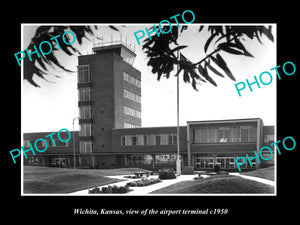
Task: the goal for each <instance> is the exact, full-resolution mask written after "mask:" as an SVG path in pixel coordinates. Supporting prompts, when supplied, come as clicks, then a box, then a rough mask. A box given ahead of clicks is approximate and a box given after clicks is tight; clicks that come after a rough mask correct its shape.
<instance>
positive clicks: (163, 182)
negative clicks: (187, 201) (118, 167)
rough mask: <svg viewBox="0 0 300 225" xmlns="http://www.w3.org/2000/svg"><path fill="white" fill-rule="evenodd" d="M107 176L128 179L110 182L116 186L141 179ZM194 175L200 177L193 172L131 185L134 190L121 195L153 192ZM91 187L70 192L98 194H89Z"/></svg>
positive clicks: (191, 178)
mask: <svg viewBox="0 0 300 225" xmlns="http://www.w3.org/2000/svg"><path fill="white" fill-rule="evenodd" d="M107 177H109V178H115V179H126V180H125V181H120V182H116V183H112V184H110V185H116V186H125V185H126V184H127V183H128V182H131V181H136V180H140V179H130V178H124V176H107ZM194 177H198V175H197V174H193V175H180V176H178V177H177V178H176V179H170V180H161V182H159V183H156V184H152V185H149V186H144V187H130V189H132V190H133V191H130V192H128V193H126V194H121V195H145V194H149V193H150V192H153V191H155V190H158V189H161V188H164V187H167V186H170V185H172V184H175V183H178V182H182V181H188V180H193V179H194ZM147 178H148V179H150V178H158V175H156V176H149V177H147ZM106 186H108V185H103V186H99V188H101V187H106ZM90 189H92V188H89V189H85V190H81V191H76V192H72V193H70V194H71V195H91V196H92V195H97V194H88V190H90ZM99 195H108V194H99ZM111 195H116V194H111Z"/></svg>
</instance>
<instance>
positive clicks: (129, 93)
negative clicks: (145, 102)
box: [123, 89, 141, 103]
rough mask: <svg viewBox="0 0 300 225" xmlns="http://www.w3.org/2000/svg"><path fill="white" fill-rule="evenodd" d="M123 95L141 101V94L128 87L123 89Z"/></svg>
mask: <svg viewBox="0 0 300 225" xmlns="http://www.w3.org/2000/svg"><path fill="white" fill-rule="evenodd" d="M123 96H124V98H128V99H130V100H132V101H134V102H137V103H141V96H139V95H137V94H134V93H132V92H131V91H128V90H126V89H124V91H123Z"/></svg>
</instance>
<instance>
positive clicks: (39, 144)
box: [23, 138, 69, 149]
mask: <svg viewBox="0 0 300 225" xmlns="http://www.w3.org/2000/svg"><path fill="white" fill-rule="evenodd" d="M44 140H45V141H46V143H47V147H68V146H69V141H68V142H61V141H60V140H58V139H55V138H53V141H52V140H51V139H44ZM53 142H54V143H53ZM29 143H31V145H32V146H34V141H30V140H24V145H23V147H24V148H29V147H30V146H29ZM36 145H37V147H38V148H40V147H41V148H40V149H43V148H45V147H46V145H45V142H44V141H38V142H36Z"/></svg>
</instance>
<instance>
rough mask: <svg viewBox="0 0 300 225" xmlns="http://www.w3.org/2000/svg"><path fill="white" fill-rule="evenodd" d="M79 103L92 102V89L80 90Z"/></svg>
mask: <svg viewBox="0 0 300 225" xmlns="http://www.w3.org/2000/svg"><path fill="white" fill-rule="evenodd" d="M78 98H79V101H91V100H92V90H91V89H90V88H82V89H79V96H78Z"/></svg>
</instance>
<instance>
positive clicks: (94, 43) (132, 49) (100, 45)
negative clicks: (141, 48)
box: [93, 40, 135, 53]
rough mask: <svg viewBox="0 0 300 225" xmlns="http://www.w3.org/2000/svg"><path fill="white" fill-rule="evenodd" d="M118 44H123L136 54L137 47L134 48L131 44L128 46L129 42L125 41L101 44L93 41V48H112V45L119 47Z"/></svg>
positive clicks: (102, 42) (101, 42)
mask: <svg viewBox="0 0 300 225" xmlns="http://www.w3.org/2000/svg"><path fill="white" fill-rule="evenodd" d="M117 44H122V45H124V46H125V47H127V48H128V49H129V50H131V51H132V52H134V53H135V45H134V46H133V47H132V46H131V44H128V43H127V41H126V42H124V41H123V40H117V41H113V40H111V41H105V42H104V41H99V42H94V41H93V47H103V46H110V45H117Z"/></svg>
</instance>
